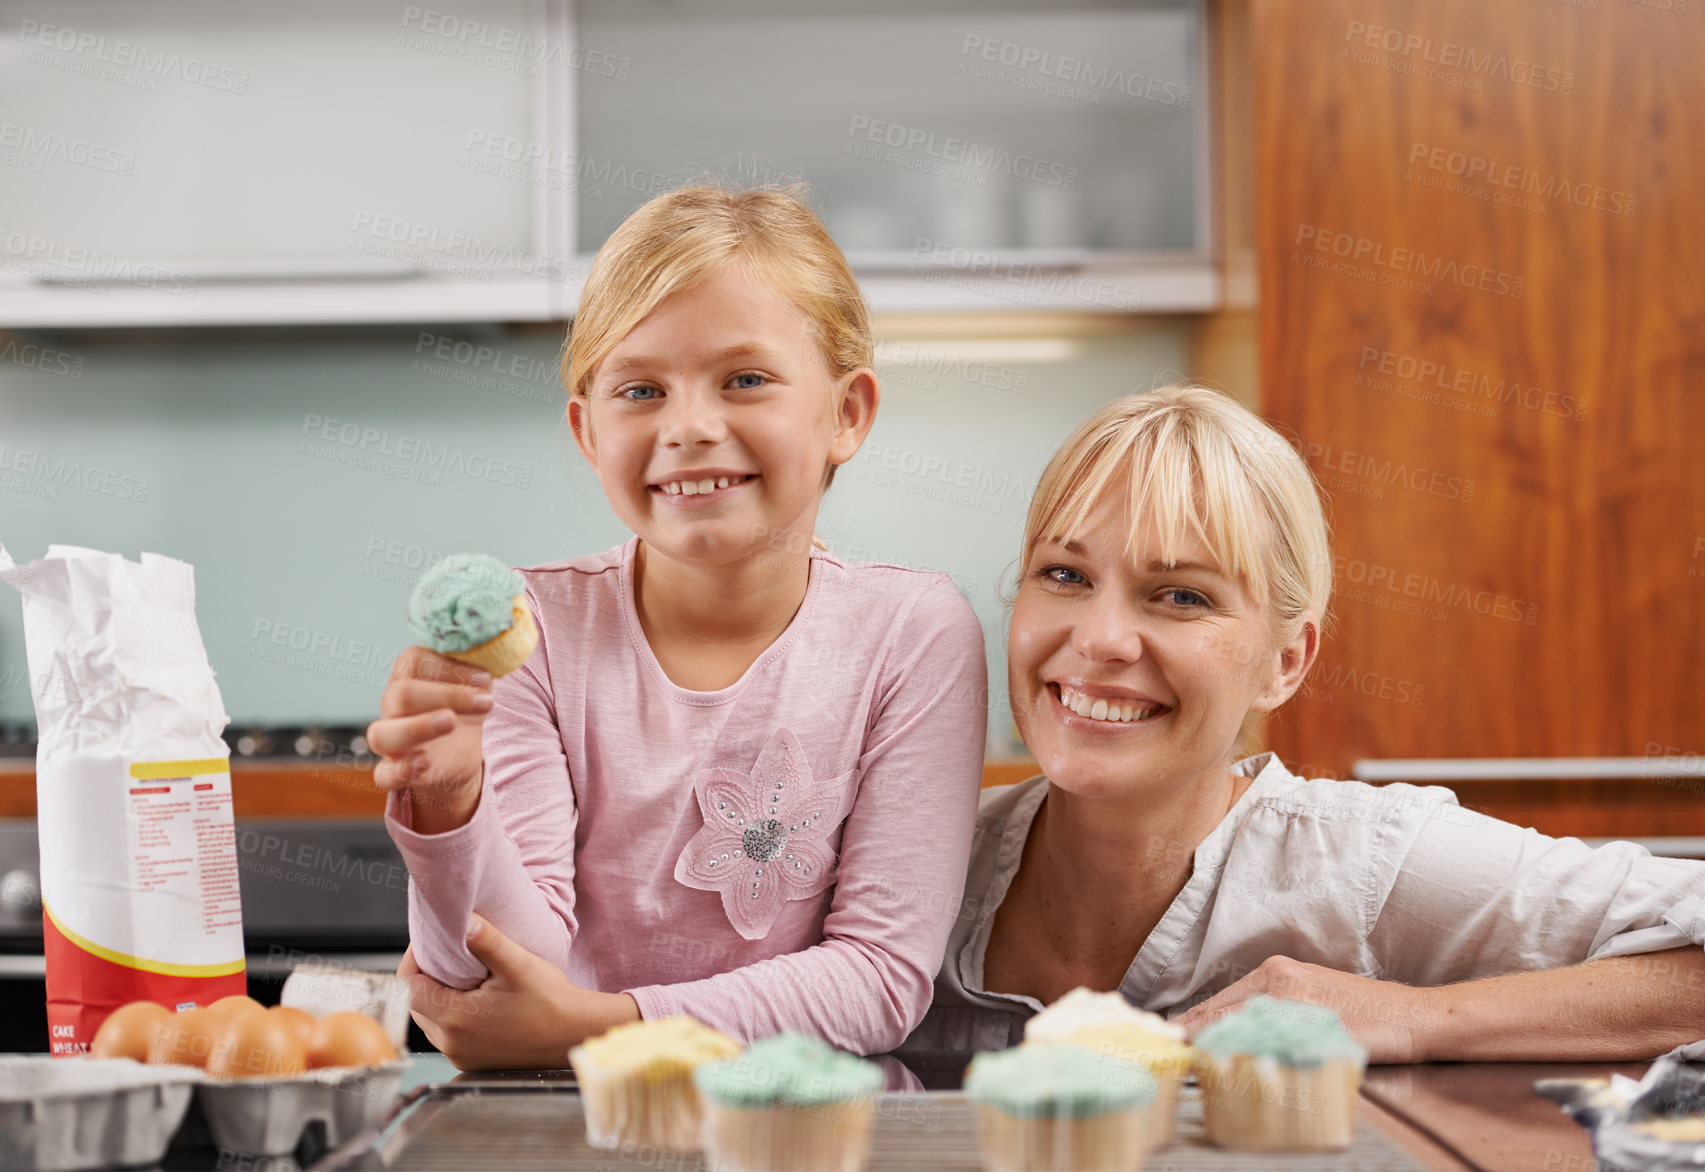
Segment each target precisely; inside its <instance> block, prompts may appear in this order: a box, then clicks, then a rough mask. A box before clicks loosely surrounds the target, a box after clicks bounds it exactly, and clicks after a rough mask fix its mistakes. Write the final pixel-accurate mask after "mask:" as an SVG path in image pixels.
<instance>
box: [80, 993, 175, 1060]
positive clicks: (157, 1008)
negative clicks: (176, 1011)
mask: <svg viewBox="0 0 1705 1172" xmlns="http://www.w3.org/2000/svg"><path fill="white" fill-rule="evenodd" d="M171 1016H172V1011H171V1010H169V1009H167V1008H166V1007H165V1006H164V1005H161V1004H160V1003H159V1002H157V1001H132V1002H130V1004H128V1005H121V1006H119V1007H118V1008H117V1009H115V1010H113V1011H112V1012H111V1013H109V1014H107V1019H106V1020H105V1021H103V1022H102V1023H101V1028H100V1029H98V1030H96V1031H95V1040H94V1041H92V1042H90V1043H89V1053H90V1055H92V1056H93V1057H95V1058H134V1059H136V1061H138V1062H146V1061H148V1047H149V1044H150V1043H151V1042H152V1041H153V1039H154V1033H155V1031H157V1030H159V1029H160V1028H162V1026H164V1024H165V1023H166V1022H167V1021H168V1020H169V1019H170V1018H171Z"/></svg>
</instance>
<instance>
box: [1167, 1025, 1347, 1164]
mask: <svg viewBox="0 0 1705 1172" xmlns="http://www.w3.org/2000/svg"><path fill="white" fill-rule="evenodd" d="M1195 1044H1196V1074H1197V1077H1198V1078H1199V1079H1200V1080H1201V1083H1202V1120H1203V1124H1204V1126H1205V1128H1206V1132H1207V1137H1208V1142H1209V1143H1212V1144H1216V1145H1218V1146H1219V1147H1222V1148H1234V1149H1237V1150H1239V1151H1247V1152H1315V1151H1331V1150H1336V1149H1342V1148H1347V1147H1349V1146H1350V1141H1351V1140H1352V1139H1353V1138H1354V1135H1355V1125H1356V1094H1357V1092H1358V1091H1359V1090H1360V1089H1361V1083H1362V1071H1363V1070H1365V1069H1366V1068H1367V1062H1368V1052H1367V1048H1366V1047H1365V1046H1363V1045H1362V1044H1361V1043H1360V1042H1358V1041H1356V1039H1355V1038H1353V1037H1351V1036H1350V1031H1349V1030H1347V1029H1345V1028H1344V1023H1343V1022H1342V1021H1341V1020H1340V1019H1339V1017H1338V1015H1337V1014H1336V1013H1333V1012H1332V1011H1331V1010H1330V1009H1327V1008H1325V1007H1324V1006H1320V1005H1309V1004H1306V1003H1305V1002H1301V1001H1281V1000H1279V999H1277V998H1273V997H1267V996H1265V995H1261V996H1255V997H1251V998H1250V999H1249V1000H1248V1002H1246V1003H1245V1004H1244V1006H1243V1008H1242V1009H1240V1010H1238V1011H1237V1012H1236V1013H1233V1014H1230V1015H1228V1016H1226V1017H1222V1018H1221V1019H1220V1020H1218V1021H1216V1022H1214V1023H1213V1024H1212V1025H1210V1026H1208V1027H1207V1028H1205V1029H1203V1030H1202V1031H1201V1032H1200V1033H1198V1034H1197V1035H1196V1038H1195Z"/></svg>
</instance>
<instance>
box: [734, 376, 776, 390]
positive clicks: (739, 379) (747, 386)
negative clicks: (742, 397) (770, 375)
mask: <svg viewBox="0 0 1705 1172" xmlns="http://www.w3.org/2000/svg"><path fill="white" fill-rule="evenodd" d="M747 379H751V380H752V381H751V382H747V381H745V380H747ZM730 381H731V382H733V383H734V386H735V387H736V388H737V389H738V390H742V391H755V390H757V389H758V388H759V387H761V386H763V385H764V384H765V383H766V382H768V381H769V380H768V379H766V378H765V377H764V376H763V375H761V374H737V375H735V376H734V377H733V379H731V380H730Z"/></svg>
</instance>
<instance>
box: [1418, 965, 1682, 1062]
mask: <svg viewBox="0 0 1705 1172" xmlns="http://www.w3.org/2000/svg"><path fill="white" fill-rule="evenodd" d="M1414 993H1415V994H1416V995H1417V996H1418V997H1419V998H1420V999H1421V1000H1422V1002H1423V1004H1422V1006H1420V1007H1419V1008H1420V1012H1419V1013H1417V1014H1416V1015H1415V1020H1416V1022H1417V1024H1421V1023H1424V1024H1421V1029H1420V1030H1418V1031H1417V1032H1418V1033H1419V1034H1420V1036H1419V1037H1417V1038H1416V1042H1417V1047H1416V1048H1417V1050H1418V1051H1420V1053H1419V1054H1418V1056H1417V1060H1418V1061H1453V1060H1455V1061H1482V1062H1486V1061H1492V1062H1495V1061H1540V1062H1544V1061H1552V1060H1566V1059H1575V1060H1597V1061H1612V1060H1624V1059H1644V1058H1653V1057H1655V1056H1657V1055H1659V1054H1662V1053H1664V1052H1665V1051H1667V1050H1672V1049H1674V1048H1675V1047H1676V1046H1679V1045H1682V1044H1684V1043H1687V1042H1694V1041H1698V1040H1699V1039H1701V1038H1705V997H1702V996H1701V994H1702V993H1705V949H1701V948H1697V947H1691V946H1690V947H1684V948H1673V949H1670V950H1668V951H1666V952H1651V953H1645V954H1642V955H1640V956H1620V957H1612V958H1608V959H1605V960H1593V961H1588V962H1586V963H1585V964H1578V965H1574V966H1571V967H1569V968H1563V969H1552V970H1549V971H1545V972H1531V973H1512V974H1510V975H1508V976H1502V977H1487V978H1484V979H1482V980H1476V981H1463V982H1461V983H1459V984H1455V985H1439V986H1437V987H1434V988H1430V989H1415V990H1414Z"/></svg>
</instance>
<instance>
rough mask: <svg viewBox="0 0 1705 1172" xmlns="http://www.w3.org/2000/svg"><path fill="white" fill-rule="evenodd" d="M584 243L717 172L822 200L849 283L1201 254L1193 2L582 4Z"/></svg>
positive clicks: (586, 247) (593, 243) (588, 247)
mask: <svg viewBox="0 0 1705 1172" xmlns="http://www.w3.org/2000/svg"><path fill="white" fill-rule="evenodd" d="M576 23H577V26H578V29H579V37H580V39H581V41H582V42H583V43H584V44H587V45H596V46H598V47H599V48H600V49H602V50H604V51H606V52H610V53H614V54H618V55H620V56H622V57H624V58H631V60H632V62H633V66H632V73H631V76H630V78H629V80H628V82H627V83H626V84H624V85H621V86H605V87H600V88H597V89H585V90H583V92H582V95H581V99H580V104H579V111H578V126H579V133H578V140H579V144H580V151H581V152H582V153H581V160H580V163H581V165H580V173H581V175H582V176H583V181H582V184H581V189H580V204H579V215H578V229H577V236H578V244H579V247H580V249H581V250H582V251H583V252H590V251H592V250H595V249H596V248H597V247H598V245H599V244H600V243H602V242H603V240H604V239H605V237H607V236H608V235H609V233H610V231H611V230H612V229H613V228H614V226H615V225H616V224H618V223H620V222H621V220H622V217H623V216H625V215H626V214H627V213H628V212H630V211H632V210H633V209H634V208H635V207H637V206H638V205H639V204H640V203H641V202H642V201H643V200H644V199H645V198H646V196H647V195H648V194H650V193H651V192H652V191H654V190H657V189H659V188H661V187H663V186H666V185H668V184H669V183H672V182H676V181H679V180H680V179H683V178H687V177H690V176H692V175H694V174H695V173H699V172H705V173H709V174H712V175H717V176H721V177H726V178H733V179H735V180H737V181H740V182H746V183H750V182H753V181H762V180H766V179H771V178H776V177H785V176H797V177H800V178H803V179H805V180H806V181H808V182H809V183H811V184H813V185H814V186H815V187H816V188H817V191H818V196H819V198H818V203H819V206H820V208H821V210H822V211H823V213H824V216H825V218H826V219H827V221H828V223H829V226H830V228H831V229H832V231H833V232H834V233H835V236H836V239H837V240H838V241H839V242H840V244H841V245H842V247H843V248H845V249H846V250H847V251H848V252H849V253H850V254H851V255H852V259H853V260H854V262H855V263H862V264H865V265H881V264H883V263H885V262H898V261H900V260H902V259H904V258H910V257H912V256H914V255H916V254H917V253H918V252H919V251H920V250H921V249H923V248H924V247H926V246H930V247H933V246H936V245H940V244H948V245H952V246H960V247H969V248H976V249H989V250H998V251H999V252H1001V253H1002V254H1005V253H1009V252H1010V253H1018V254H1031V255H1036V254H1039V253H1048V254H1055V255H1067V256H1069V255H1071V254H1073V253H1081V252H1082V251H1084V250H1097V251H1102V252H1114V251H1120V252H1131V251H1137V252H1145V253H1156V252H1166V253H1174V254H1177V253H1185V254H1199V253H1205V251H1206V244H1207V241H1206V236H1205V233H1206V221H1205V218H1204V216H1203V213H1202V210H1201V209H1202V205H1203V202H1204V201H1203V199H1202V194H1203V193H1202V184H1201V181H1200V176H1199V174H1198V172H1199V166H1200V161H1201V160H1200V155H1201V153H1202V143H1201V140H1200V134H1201V131H1202V128H1203V126H1204V125H1205V121H1204V120H1203V119H1202V118H1201V117H1200V115H1201V113H1202V111H1201V110H1200V108H1199V102H1198V97H1199V95H1200V94H1201V92H1202V90H1203V88H1204V87H1203V85H1202V81H1203V79H1202V78H1201V77H1200V72H1201V65H1200V58H1201V53H1200V40H1201V36H1202V29H1201V15H1200V7H1199V5H1198V4H1196V3H1194V2H1193V0H1172V2H1164V0H1162V2H1148V3H1133V2H1119V0H1029V2H1026V3H1017V2H1014V0H810V2H809V3H807V2H804V0H801V2H798V3H779V2H765V0H694V2H693V3H691V4H680V3H677V2H675V0H579V3H578V4H577V5H576Z"/></svg>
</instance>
